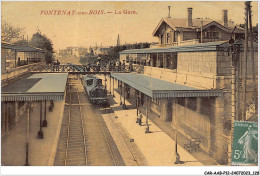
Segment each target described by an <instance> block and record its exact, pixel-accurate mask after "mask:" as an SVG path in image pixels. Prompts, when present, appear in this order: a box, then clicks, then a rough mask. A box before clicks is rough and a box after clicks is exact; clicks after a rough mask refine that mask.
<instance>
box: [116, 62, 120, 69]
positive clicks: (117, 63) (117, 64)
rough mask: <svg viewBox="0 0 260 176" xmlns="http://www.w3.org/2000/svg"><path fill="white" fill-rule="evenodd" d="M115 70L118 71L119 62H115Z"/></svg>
mask: <svg viewBox="0 0 260 176" xmlns="http://www.w3.org/2000/svg"><path fill="white" fill-rule="evenodd" d="M116 69H117V71H119V61H116Z"/></svg>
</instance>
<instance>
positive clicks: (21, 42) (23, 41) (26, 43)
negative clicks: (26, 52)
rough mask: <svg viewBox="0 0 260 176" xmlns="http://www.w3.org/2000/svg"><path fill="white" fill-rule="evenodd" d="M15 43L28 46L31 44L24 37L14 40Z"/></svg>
mask: <svg viewBox="0 0 260 176" xmlns="http://www.w3.org/2000/svg"><path fill="white" fill-rule="evenodd" d="M14 44H15V45H18V46H28V45H29V44H28V42H27V40H24V39H22V40H18V41H16V42H14Z"/></svg>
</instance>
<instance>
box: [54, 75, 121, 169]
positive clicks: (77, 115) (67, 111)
mask: <svg viewBox="0 0 260 176" xmlns="http://www.w3.org/2000/svg"><path fill="white" fill-rule="evenodd" d="M65 102H66V103H65V108H64V115H63V122H62V126H61V131H60V138H59V143H58V148H57V151H56V157H55V160H54V165H55V166H86V165H87V166H97V165H100V166H123V165H125V163H124V161H123V159H122V157H121V154H120V152H119V151H118V149H117V147H116V145H115V142H114V141H113V138H112V136H111V134H110V132H109V130H108V128H107V126H106V124H105V122H104V120H103V118H102V116H101V114H100V112H99V109H98V108H97V107H95V106H93V105H92V104H91V103H90V101H89V100H88V98H87V97H86V95H85V93H84V90H83V87H82V86H81V84H80V81H79V80H78V79H77V78H76V77H69V78H68V85H67V87H66V101H65Z"/></svg>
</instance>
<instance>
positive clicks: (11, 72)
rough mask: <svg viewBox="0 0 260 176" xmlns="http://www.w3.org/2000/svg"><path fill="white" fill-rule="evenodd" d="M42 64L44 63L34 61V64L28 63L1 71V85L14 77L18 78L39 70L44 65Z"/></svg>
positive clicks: (14, 78)
mask: <svg viewBox="0 0 260 176" xmlns="http://www.w3.org/2000/svg"><path fill="white" fill-rule="evenodd" d="M44 65H45V63H44V62H38V63H34V64H29V65H25V66H21V67H17V68H11V69H8V70H5V71H3V72H2V75H1V83H2V86H4V85H6V84H8V83H10V82H12V81H14V80H16V79H19V78H20V77H22V76H24V75H27V74H29V73H31V72H34V71H36V70H41V69H42V68H43V67H44Z"/></svg>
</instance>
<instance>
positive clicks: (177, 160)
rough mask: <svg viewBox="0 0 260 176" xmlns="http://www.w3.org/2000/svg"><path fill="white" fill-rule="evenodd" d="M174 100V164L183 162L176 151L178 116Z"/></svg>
mask: <svg viewBox="0 0 260 176" xmlns="http://www.w3.org/2000/svg"><path fill="white" fill-rule="evenodd" d="M176 103H177V102H176V100H174V106H175V108H174V113H175V162H174V164H183V161H181V159H180V155H179V153H178V142H177V140H178V136H177V133H178V117H177V116H176Z"/></svg>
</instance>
